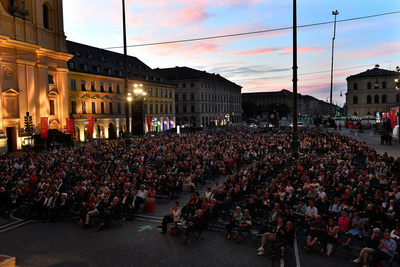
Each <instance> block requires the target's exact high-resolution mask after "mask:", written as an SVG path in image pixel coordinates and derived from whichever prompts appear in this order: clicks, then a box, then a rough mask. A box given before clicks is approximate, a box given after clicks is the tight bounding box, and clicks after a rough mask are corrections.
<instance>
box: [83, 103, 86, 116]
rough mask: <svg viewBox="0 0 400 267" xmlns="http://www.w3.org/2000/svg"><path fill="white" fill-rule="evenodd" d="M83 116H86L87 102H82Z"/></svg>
mask: <svg viewBox="0 0 400 267" xmlns="http://www.w3.org/2000/svg"><path fill="white" fill-rule="evenodd" d="M82 114H86V101H83V102H82Z"/></svg>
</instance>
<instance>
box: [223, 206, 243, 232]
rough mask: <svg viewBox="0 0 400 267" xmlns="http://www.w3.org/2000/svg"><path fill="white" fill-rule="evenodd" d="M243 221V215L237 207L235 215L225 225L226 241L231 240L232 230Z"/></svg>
mask: <svg viewBox="0 0 400 267" xmlns="http://www.w3.org/2000/svg"><path fill="white" fill-rule="evenodd" d="M242 219H243V213H242V212H241V208H240V207H239V206H237V207H236V210H235V213H234V214H233V215H232V219H231V221H230V223H229V224H227V225H226V230H227V231H228V233H227V235H226V240H229V239H231V238H232V229H233V228H234V227H237V226H238V225H239V224H240V222H241V221H242Z"/></svg>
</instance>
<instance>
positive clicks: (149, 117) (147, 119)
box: [146, 116, 153, 131]
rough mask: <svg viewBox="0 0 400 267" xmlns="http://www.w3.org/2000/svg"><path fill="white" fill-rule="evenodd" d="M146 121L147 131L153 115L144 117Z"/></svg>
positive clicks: (149, 128)
mask: <svg viewBox="0 0 400 267" xmlns="http://www.w3.org/2000/svg"><path fill="white" fill-rule="evenodd" d="M146 121H147V130H148V131H151V123H152V121H153V117H151V116H147V117H146Z"/></svg>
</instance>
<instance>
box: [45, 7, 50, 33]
mask: <svg viewBox="0 0 400 267" xmlns="http://www.w3.org/2000/svg"><path fill="white" fill-rule="evenodd" d="M43 26H44V27H45V28H46V29H50V14H49V7H48V6H47V5H46V4H43Z"/></svg>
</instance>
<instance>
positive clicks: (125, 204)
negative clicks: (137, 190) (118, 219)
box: [121, 190, 133, 220]
mask: <svg viewBox="0 0 400 267" xmlns="http://www.w3.org/2000/svg"><path fill="white" fill-rule="evenodd" d="M132 200H133V197H132V195H131V194H129V190H125V191H124V195H123V197H122V199H121V208H122V216H123V219H122V220H125V219H126V218H127V217H129V213H130V208H129V206H130V205H131V204H132Z"/></svg>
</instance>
